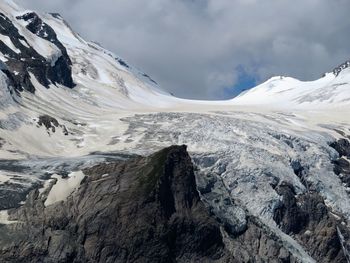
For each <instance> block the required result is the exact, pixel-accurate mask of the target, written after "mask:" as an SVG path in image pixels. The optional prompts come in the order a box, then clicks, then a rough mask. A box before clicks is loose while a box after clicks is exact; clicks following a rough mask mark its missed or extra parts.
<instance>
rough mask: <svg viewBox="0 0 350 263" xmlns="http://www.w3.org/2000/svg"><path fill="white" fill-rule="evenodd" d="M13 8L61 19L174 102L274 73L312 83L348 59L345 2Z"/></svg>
mask: <svg viewBox="0 0 350 263" xmlns="http://www.w3.org/2000/svg"><path fill="white" fill-rule="evenodd" d="M15 1H16V0H15ZM17 2H18V3H19V4H21V5H22V6H25V7H27V8H29V9H34V10H40V11H45V12H58V13H60V14H61V15H62V16H63V17H64V18H65V19H66V20H67V21H68V22H69V23H70V24H71V25H72V27H73V28H74V29H75V30H76V31H77V32H78V33H80V34H81V35H82V36H83V37H85V38H86V39H89V40H93V41H96V42H99V43H100V44H102V45H103V46H104V47H106V48H107V49H110V50H112V51H114V52H115V53H116V54H117V55H119V56H121V57H122V58H124V59H125V60H127V61H128V62H129V63H130V64H131V65H134V66H136V67H138V68H140V69H141V70H143V71H144V72H146V73H148V74H149V75H150V76H152V78H153V79H155V80H156V81H157V82H158V83H160V84H161V86H162V87H163V88H164V89H166V90H169V91H170V92H173V93H174V94H175V95H177V96H180V97H186V98H202V99H203V98H204V99H223V98H228V97H232V96H234V95H235V94H237V92H239V91H240V90H242V89H244V88H248V87H251V86H253V85H254V84H255V83H260V82H262V81H264V80H266V79H267V78H269V77H271V76H273V75H288V76H292V77H296V78H299V79H302V80H312V79H316V78H318V77H320V76H321V75H322V74H323V73H324V72H326V71H329V70H331V69H332V68H333V67H334V66H336V65H338V64H339V63H342V62H344V61H345V60H347V59H348V58H350V34H349V32H350V19H349V10H350V1H348V0H293V1H290V0H278V1H276V0H98V1H96V0H17Z"/></svg>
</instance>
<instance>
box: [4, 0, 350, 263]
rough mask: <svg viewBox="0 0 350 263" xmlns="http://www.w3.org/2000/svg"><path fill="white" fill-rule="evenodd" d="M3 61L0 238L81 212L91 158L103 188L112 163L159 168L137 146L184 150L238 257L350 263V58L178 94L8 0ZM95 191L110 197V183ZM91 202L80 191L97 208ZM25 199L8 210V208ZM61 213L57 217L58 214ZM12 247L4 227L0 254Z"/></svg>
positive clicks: (90, 184) (58, 21)
mask: <svg viewBox="0 0 350 263" xmlns="http://www.w3.org/2000/svg"><path fill="white" fill-rule="evenodd" d="M0 61H1V63H0V209H1V210H2V211H1V212H0V233H8V232H6V231H8V229H7V228H11V226H12V225H13V224H17V223H18V222H16V221H13V220H17V221H19V222H22V221H28V220H29V221H30V220H31V219H33V222H37V223H38V225H40V226H42V225H44V224H46V223H47V222H46V221H45V220H44V219H43V218H41V217H40V216H39V217H37V215H38V214H40V213H43V214H45V215H47V216H48V217H51V216H54V215H55V213H54V212H52V211H55V209H58V210H60V211H66V212H67V211H71V208H72V207H75V206H79V204H78V203H76V202H79V200H82V199H83V196H82V195H84V194H85V193H82V192H83V191H82V190H81V189H80V188H79V185H80V183H81V184H82V185H83V184H84V187H87V188H88V189H97V188H96V187H95V186H94V184H95V181H94V180H95V179H96V178H95V179H94V177H91V178H92V179H91V180H90V181H85V180H83V178H84V177H85V175H84V172H85V173H87V171H89V169H92V168H91V167H92V166H94V165H96V164H99V165H100V166H97V168H98V173H97V174H98V175H95V176H97V179H96V183H97V182H100V181H103V180H110V179H109V177H108V176H109V172H108V173H107V172H106V173H104V171H106V170H108V169H110V166H109V163H113V162H116V164H115V167H120V165H121V166H123V165H124V166H126V167H134V166H135V165H136V167H144V165H145V163H146V164H149V165H155V164H154V163H153V162H151V161H150V160H153V157H152V158H151V157H150V158H144V159H137V158H139V157H135V154H136V155H142V156H148V155H150V154H152V153H153V152H155V151H159V150H160V149H163V148H165V147H168V146H170V145H173V144H177V145H182V144H186V145H187V146H188V148H187V149H188V151H189V154H190V156H191V158H192V162H193V163H194V165H195V167H196V169H195V171H196V185H197V188H198V191H199V193H200V199H201V202H203V203H204V204H205V205H206V207H207V208H208V209H209V210H210V212H211V213H210V214H211V215H212V216H213V217H214V218H215V219H216V220H217V222H218V224H219V225H220V227H221V228H220V231H221V233H222V235H223V237H222V238H223V239H224V243H225V255H227V254H226V253H228V254H230V253H231V255H236V257H235V259H234V260H236V261H233V262H262V261H264V262H346V260H348V257H349V254H348V246H349V244H348V243H349V238H350V230H349V220H350V212H349V211H350V210H349V209H350V196H349V192H350V181H349V178H350V168H349V167H350V163H349V159H350V142H349V140H350V117H349V116H350V115H349V113H350V68H348V66H349V65H350V63H344V64H343V65H341V66H340V67H338V68H336V69H335V70H334V71H333V72H332V73H328V74H326V75H325V76H324V77H323V78H320V79H319V80H315V81H310V82H302V81H299V80H296V79H293V78H289V77H274V78H272V79H270V80H268V81H266V82H265V83H263V84H261V85H259V86H257V87H255V88H253V89H251V90H248V91H247V92H245V93H243V94H241V95H240V96H238V97H236V98H234V99H232V100H227V101H195V100H184V99H179V98H176V97H173V96H171V95H170V94H168V93H167V92H165V91H163V90H162V89H161V88H160V87H159V86H158V85H157V83H156V82H155V81H154V80H153V79H152V78H151V77H149V76H148V75H147V74H145V73H143V72H141V71H140V70H138V69H136V68H134V67H133V66H131V65H129V64H128V63H127V62H126V61H125V60H123V59H121V58H119V57H118V56H116V55H114V54H113V53H111V52H109V51H108V50H105V49H104V48H102V47H101V46H99V45H98V44H96V43H92V42H88V41H86V40H84V39H82V38H81V37H80V36H79V35H78V34H77V33H75V32H74V31H73V30H72V29H71V28H70V27H69V25H68V24H67V23H66V22H65V21H64V19H63V18H62V17H61V16H60V15H58V14H38V13H36V12H33V11H29V10H24V9H22V8H21V7H19V6H17V5H16V4H15V3H14V2H12V1H11V0H2V1H1V2H0ZM185 155H186V153H185V152H184V151H182V152H181V156H185ZM152 156H153V155H152ZM134 157H135V158H136V159H132V158H134ZM130 158H131V160H129V159H130ZM169 158H170V157H169ZM126 159H127V160H128V161H127V164H124V163H122V164H120V162H121V161H124V160H126ZM171 159H172V160H173V159H174V160H173V162H174V167H178V166H179V167H180V168H181V169H182V168H183V167H182V166H181V165H179V164H178V162H177V161H176V158H175V157H174V156H171ZM157 160H158V159H157ZM163 161H164V160H163ZM159 162H160V163H161V161H160V160H159ZM135 163H136V164H135ZM165 163H166V162H165ZM159 165H163V163H161V164H159ZM159 165H158V166H159ZM166 165H167V163H166ZM105 166H106V167H105ZM158 166H157V165H155V167H158ZM111 167H112V168H113V167H114V166H113V165H112V166H111ZM190 167H191V165H187V168H188V169H192V168H190ZM97 168H96V169H97ZM180 168H179V169H180ZM118 169H119V168H118ZM147 169H149V168H147ZM134 170H135V169H134ZM134 170H133V171H134ZM151 170H152V169H151ZM122 171H123V172H122V173H123V174H124V173H126V174H127V171H124V170H122ZM147 171H148V170H147ZM115 173H116V171H111V174H115ZM175 174H176V173H175ZM132 175H133V176H137V173H135V174H134V173H133V174H132ZM106 178H107V179H106ZM132 178H134V177H132ZM161 178H163V177H161ZM165 178H167V177H166V175H165ZM167 180H168V179H167ZM112 181H113V180H112ZM192 186H193V185H192ZM177 187H178V186H177ZM182 187H183V186H182ZM38 188H39V189H40V190H39V191H37V192H35V189H38ZM131 188H132V187H131ZM79 189H80V190H79ZM32 190H34V192H32V194H30V195H29V197H28V196H27V195H28V193H29V192H31V191H32ZM100 190H101V191H102V192H103V191H104V192H103V194H104V195H106V196H108V193H109V190H110V189H108V187H107V188H102V189H100ZM181 190H183V189H181ZM152 191H153V190H152ZM154 191H155V192H157V191H158V190H157V188H156V189H154ZM169 192H172V191H169ZM173 192H174V194H175V193H177V194H178V193H179V192H181V191H178V192H176V191H173ZM185 192H186V191H185ZM69 196H70V197H71V198H72V200H73V201H71V199H67V198H68V197H69ZM92 196H94V195H93V193H90V195H88V196H84V198H86V200H89V202H91V203H92V204H96V203H98V200H95V199H94V200H91V199H93V198H92ZM140 198H141V197H140ZM164 198H165V199H166V200H167V196H166V195H165V196H162V198H159V200H158V199H157V201H159V202H163V201H162V200H163V199H164ZM196 198H197V197H195V198H194V199H195V200H197V199H196ZM141 199H142V198H141ZM145 199H147V198H145ZM26 200H27V204H26V205H25V206H23V207H21V208H19V210H16V211H15V212H13V210H11V211H9V213H10V214H11V215H13V213H15V214H16V216H12V217H10V218H9V217H8V212H7V210H9V209H12V208H17V207H19V206H20V205H22V204H23V202H25V201H26ZM28 200H29V201H28ZM69 200H70V201H69ZM61 202H63V204H62V207H61ZM196 202H197V201H196ZM116 205H117V206H118V205H120V204H116ZM152 207H153V206H152ZM154 207H157V206H156V205H154ZM154 207H153V208H154ZM21 209H22V210H21ZM23 209H24V210H23ZM35 209H39V210H38V211H41V212H40V213H38V212H37V210H35ZM155 209H156V208H155ZM184 209H185V208H184ZM186 209H187V208H186ZM186 209H185V210H186ZM77 210H79V209H77ZM157 211H158V210H157ZM186 211H187V210H186ZM201 211H202V210H201ZM95 212H96V214H98V213H97V211H95ZM134 212H135V211H133V213H134ZM136 212H138V211H136ZM136 212H135V213H136ZM158 212H159V211H158ZM69 213H71V212H67V214H69ZM201 213H202V212H201ZM136 214H137V215H138V213H136ZM140 214H143V213H140ZM26 215H31V217H30V218H28V216H26ZM66 216H68V215H66ZM69 216H71V217H75V216H77V217H78V218H79V217H80V215H75V214H70V215H69ZM32 217H33V218H32ZM11 220H12V221H11ZM43 220H44V221H43ZM56 221H57V222H62V220H61V218H55V219H53V220H52V221H50V222H56ZM1 224H5V225H6V229H7V230H6V231H5V230H4V228H1ZM213 224H214V223H213ZM68 225H69V227H71V228H74V226H73V225H70V224H67V225H65V226H68ZM77 225H80V226H81V227H85V226H86V225H85V223H84V222H83V223H81V222H78V223H77ZM214 225H215V226H217V224H216V223H215V224H214ZM56 227H57V226H56ZM60 227H64V226H59V227H58V228H60ZM14 229H16V228H14ZM52 229H54V227H53V228H52ZM69 229H70V228H69ZM39 230H40V231H39ZM39 230H38V229H35V230H34V232H35V233H36V234H38V233H41V232H42V229H39ZM56 230H57V229H55V231H56ZM59 230H62V229H58V230H57V231H59ZM1 231H5V232H1ZM11 231H13V229H11ZM31 231H33V230H31ZM50 231H51V230H50ZM67 231H68V232H69V231H70V230H67ZM30 233H32V232H30ZM50 233H51V232H50ZM55 233H56V232H55ZM57 233H58V232H57ZM60 233H61V232H60ZM157 233H158V232H157ZM17 234H18V233H17ZM51 234H52V233H51ZM51 234H50V235H51ZM61 234H62V233H61ZM66 234H67V233H66ZM68 234H69V235H70V234H72V233H70V232H69V233H68ZM80 234H81V236H82V237H83V236H85V234H82V233H79V235H80ZM158 234H159V233H158ZM72 235H73V234H72ZM4 236H6V235H4ZM54 236H55V235H54ZM73 236H76V235H75V234H74V235H73ZM48 239H49V240H51V236H50V238H48ZM62 240H64V239H62ZM6 241H7V240H2V239H1V235H0V258H1V255H2V254H1V251H2V248H3V246H2V244H3V243H6ZM56 241H57V240H56ZM56 241H55V242H56ZM85 241H86V240H85ZM85 241H84V242H85ZM89 242H92V243H91V244H88V245H89V246H90V247H92V246H95V247H97V245H96V243H93V241H91V240H90V241H89ZM57 243H58V244H59V245H62V244H61V243H60V241H57V242H56V245H57ZM62 243H65V242H63V241H62ZM85 245H86V244H82V246H83V247H85ZM88 245H86V246H88ZM99 245H101V244H99ZM62 246H63V245H62ZM237 246H239V247H240V249H237ZM101 249H102V248H101ZM52 250H55V251H56V252H57V251H65V250H63V249H52ZM226 250H228V251H229V252H227V251H226ZM7 252H8V250H7ZM10 252H11V250H10ZM51 252H52V251H51ZM56 252H53V253H54V254H55V257H56V256H57V257H62V258H60V259H62V260H63V259H66V258H64V257H67V255H66V254H64V253H63V252H62V254H59V253H58V252H57V253H58V254H59V255H57V253H56ZM45 253H48V252H45ZM67 253H68V252H67ZM79 253H80V252H79ZM10 254H11V253H10ZM68 254H69V253H68ZM214 254H215V253H214ZM238 255H239V256H238ZM22 256H24V257H25V255H22ZM95 256H96V257H97V258H98V256H100V258H98V259H96V260H97V261H99V260H100V262H102V261H103V259H102V256H101V255H100V254H98V255H95ZM35 259H36V258H35V257H34V256H33V262H35ZM212 261H214V260H212ZM216 262H220V258H217V261H216Z"/></svg>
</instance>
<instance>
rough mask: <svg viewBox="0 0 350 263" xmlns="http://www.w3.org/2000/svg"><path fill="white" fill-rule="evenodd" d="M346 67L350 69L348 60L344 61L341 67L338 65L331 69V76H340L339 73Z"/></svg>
mask: <svg viewBox="0 0 350 263" xmlns="http://www.w3.org/2000/svg"><path fill="white" fill-rule="evenodd" d="M348 67H350V60H349V61H345V62H344V63H342V64H341V65H339V66H338V67H336V68H335V69H333V74H334V75H335V76H338V75H339V74H340V72H342V71H343V70H344V69H346V68H348Z"/></svg>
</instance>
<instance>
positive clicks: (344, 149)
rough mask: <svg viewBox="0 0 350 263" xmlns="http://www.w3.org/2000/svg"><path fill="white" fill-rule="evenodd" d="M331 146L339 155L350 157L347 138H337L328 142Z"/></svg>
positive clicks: (349, 143)
mask: <svg viewBox="0 0 350 263" xmlns="http://www.w3.org/2000/svg"><path fill="white" fill-rule="evenodd" d="M330 146H331V147H332V148H334V149H335V150H336V151H337V152H338V153H339V156H340V157H342V156H346V157H348V158H350V142H349V140H347V139H339V140H338V141H335V142H332V143H331V144H330Z"/></svg>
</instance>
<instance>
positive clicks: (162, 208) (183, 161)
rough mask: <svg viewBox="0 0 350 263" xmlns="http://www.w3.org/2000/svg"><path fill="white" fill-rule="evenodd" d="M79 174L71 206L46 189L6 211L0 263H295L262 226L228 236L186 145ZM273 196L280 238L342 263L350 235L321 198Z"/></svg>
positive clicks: (250, 222)
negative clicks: (277, 199)
mask: <svg viewBox="0 0 350 263" xmlns="http://www.w3.org/2000/svg"><path fill="white" fill-rule="evenodd" d="M334 147H336V148H337V149H338V150H339V151H344V147H346V146H344V142H340V143H338V144H335V145H334ZM335 169H338V170H339V169H345V168H344V165H343V166H342V167H340V166H339V165H336V166H335ZM342 172H344V171H343V170H342ZM84 174H85V175H86V176H85V178H84V179H83V180H82V181H81V183H80V186H79V188H78V189H77V190H76V191H75V192H74V193H73V194H71V195H70V196H69V197H68V198H67V200H65V201H61V202H56V203H54V204H51V205H48V206H45V201H46V198H47V195H48V193H49V192H50V187H49V188H48V189H46V190H45V191H43V192H42V191H41V192H40V191H39V190H35V191H33V192H31V194H30V195H29V198H28V200H27V202H26V204H25V205H24V206H23V207H20V208H18V209H14V210H11V211H10V212H9V215H10V220H13V223H12V224H7V225H0V260H1V262H300V259H297V258H295V257H294V256H293V255H292V254H291V253H290V252H289V251H288V248H286V247H285V246H284V242H283V240H281V239H280V238H279V237H277V236H276V235H274V234H273V233H271V232H270V230H268V229H267V228H266V227H264V225H263V224H262V223H261V222H260V221H259V219H257V218H254V217H252V216H250V215H249V214H247V217H246V225H245V228H244V229H243V230H242V229H241V230H240V232H232V231H230V229H233V228H234V226H230V225H229V221H224V220H222V219H220V217H218V216H217V215H214V213H213V212H212V211H214V210H215V209H214V207H210V205H208V204H207V203H204V202H203V201H202V200H201V194H200V193H199V192H198V191H197V185H196V178H195V169H194V166H193V164H192V162H191V158H190V157H189V155H188V153H187V151H186V146H171V147H169V148H166V149H163V150H161V151H159V152H157V153H155V154H153V155H151V156H149V157H141V156H136V157H131V158H130V159H129V160H126V161H112V162H109V163H101V164H98V165H96V166H93V167H91V168H87V169H85V170H84ZM51 187H52V186H51ZM208 187H209V186H207V188H208ZM210 187H212V188H213V187H214V186H213V185H211V186H210ZM199 189H201V191H202V192H203V193H204V190H203V189H205V187H204V186H203V185H202V186H201V187H200V188H199ZM212 191H213V192H215V189H212ZM276 191H277V192H278V193H279V194H280V195H281V196H283V200H284V201H283V204H282V205H281V207H279V208H278V209H277V210H276V217H275V220H276V222H277V223H278V224H279V226H280V227H281V229H282V230H283V231H284V232H286V233H288V234H293V235H295V236H296V239H297V240H299V242H300V244H302V245H303V246H304V248H305V250H307V251H308V252H309V253H310V255H311V256H312V257H313V258H315V259H317V262H346V257H345V255H346V251H347V248H346V242H343V243H342V241H343V240H344V239H345V240H346V239H347V238H348V236H349V231H348V230H347V228H346V227H344V226H342V224H341V223H339V222H340V219H339V218H337V217H335V216H334V215H332V213H331V212H330V211H328V209H327V206H326V205H325V204H324V200H323V199H322V197H320V196H319V195H318V194H317V193H316V192H314V191H312V189H311V190H310V192H309V193H308V194H306V195H303V196H295V193H294V192H293V187H292V186H290V185H286V184H283V183H281V184H279V185H278V186H276ZM204 194H205V193H204ZM232 201H234V200H226V202H232Z"/></svg>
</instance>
